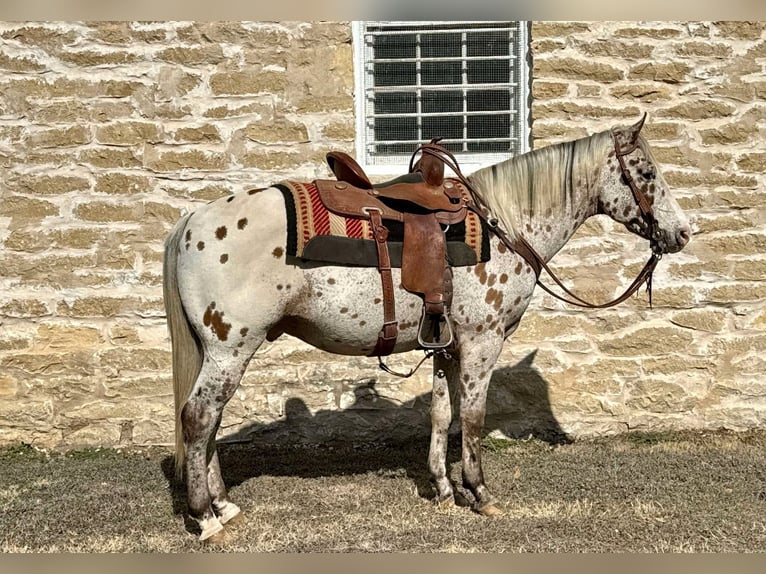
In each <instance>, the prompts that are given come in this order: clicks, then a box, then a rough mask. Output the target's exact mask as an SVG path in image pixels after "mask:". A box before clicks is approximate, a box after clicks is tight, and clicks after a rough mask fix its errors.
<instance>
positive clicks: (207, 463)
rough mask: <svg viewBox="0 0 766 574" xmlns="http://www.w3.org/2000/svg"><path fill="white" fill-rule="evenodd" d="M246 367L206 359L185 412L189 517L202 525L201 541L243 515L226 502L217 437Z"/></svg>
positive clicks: (183, 419)
mask: <svg viewBox="0 0 766 574" xmlns="http://www.w3.org/2000/svg"><path fill="white" fill-rule="evenodd" d="M227 363H228V364H227ZM224 365H226V366H224ZM246 365H247V362H246V361H243V362H237V363H236V364H231V363H230V362H223V363H219V362H218V361H215V360H213V359H211V358H210V357H209V356H206V357H205V360H204V362H203V363H202V369H201V370H200V373H199V375H198V377H197V381H196V382H195V384H194V388H193V389H192V393H191V396H189V398H188V400H187V401H186V404H185V405H184V407H183V410H182V411H181V420H182V424H183V436H184V445H185V450H186V483H187V492H188V504H189V514H190V515H191V516H192V517H193V518H194V519H195V520H196V521H197V522H198V523H199V525H200V528H201V530H202V533H201V535H200V540H206V539H208V538H210V537H211V536H214V535H216V534H218V533H219V532H220V531H221V530H222V529H223V524H222V523H223V522H225V521H228V520H230V519H231V518H233V517H234V516H236V515H237V514H238V513H239V508H237V507H236V505H233V504H232V503H230V502H229V501H228V500H227V499H226V488H225V486H224V483H223V479H222V478H221V471H220V465H219V462H218V456H217V453H216V450H215V434H216V431H217V430H218V425H219V424H220V420H221V415H222V413H223V408H224V406H225V405H226V403H227V402H228V401H229V399H230V398H231V397H232V396H233V394H234V391H235V390H236V389H237V386H238V385H239V382H240V380H241V379H242V375H243V373H244V370H245V366H246ZM211 487H212V488H211ZM216 510H218V512H219V513H220V517H221V518H219V516H218V515H217V514H216ZM222 519H223V520H222Z"/></svg>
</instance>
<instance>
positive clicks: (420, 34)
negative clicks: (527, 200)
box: [355, 22, 529, 166]
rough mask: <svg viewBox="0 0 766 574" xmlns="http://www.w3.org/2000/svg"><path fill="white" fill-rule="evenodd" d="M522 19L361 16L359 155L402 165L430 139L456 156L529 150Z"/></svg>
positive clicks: (372, 162) (473, 158)
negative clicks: (420, 19)
mask: <svg viewBox="0 0 766 574" xmlns="http://www.w3.org/2000/svg"><path fill="white" fill-rule="evenodd" d="M526 38H527V34H526V25H525V23H523V22H443V23H425V22H424V23H413V22H360V23H355V42H356V49H357V58H358V67H357V85H358V87H359V90H358V97H357V122H358V134H359V135H358V149H357V157H358V158H359V159H361V161H362V162H363V163H364V164H365V165H366V166H394V165H397V166H398V165H403V164H406V163H407V162H408V161H409V157H410V155H411V154H412V152H413V151H414V150H415V148H416V147H417V145H418V144H420V143H422V142H424V141H428V140H429V139H431V138H433V137H442V138H444V139H443V141H442V143H443V144H445V146H446V147H447V148H448V149H449V150H450V151H452V152H453V153H454V154H455V155H456V156H457V158H458V160H460V161H461V163H465V162H467V163H469V164H474V165H477V164H478V165H480V164H488V163H494V162H497V161H501V160H503V159H506V158H508V157H510V156H512V155H515V154H518V153H523V152H524V151H527V138H528V126H527V97H528V91H529V88H528V85H529V79H528V68H527V64H526V56H527V41H526Z"/></svg>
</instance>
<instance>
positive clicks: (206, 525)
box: [199, 517, 223, 542]
mask: <svg viewBox="0 0 766 574" xmlns="http://www.w3.org/2000/svg"><path fill="white" fill-rule="evenodd" d="M200 528H201V529H202V533H201V534H200V535H199V541H200V542H206V541H209V540H210V539H211V538H213V537H214V536H217V535H219V534H221V533H222V532H223V524H221V521H220V520H218V518H216V517H213V518H208V519H206V520H202V521H200Z"/></svg>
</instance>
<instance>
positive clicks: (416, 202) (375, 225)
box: [315, 138, 468, 357]
mask: <svg viewBox="0 0 766 574" xmlns="http://www.w3.org/2000/svg"><path fill="white" fill-rule="evenodd" d="M438 141H439V139H438V138H437V139H434V140H431V141H430V142H429V143H427V144H424V145H422V146H420V147H419V148H418V149H417V150H416V151H415V153H413V155H412V159H411V160H410V165H409V173H407V174H404V175H402V176H400V177H397V178H395V179H393V180H391V181H388V182H385V183H382V184H377V185H373V184H372V183H371V182H370V179H369V178H368V177H367V175H366V174H365V173H364V170H363V169H362V168H361V166H359V164H358V163H357V162H356V161H355V160H354V159H353V158H352V157H350V156H349V155H347V154H345V153H343V152H330V153H328V154H327V163H328V165H329V166H330V169H331V170H332V172H333V173H334V174H335V177H336V178H337V180H317V181H316V182H315V183H316V186H317V190H318V192H319V196H320V199H321V200H322V203H324V205H325V207H326V208H327V209H328V210H329V211H331V212H333V213H336V214H338V215H342V216H344V217H351V218H355V219H366V220H369V221H370V227H371V229H372V234H373V239H374V240H375V245H376V248H377V254H378V271H379V272H380V276H381V283H382V287H383V328H382V329H381V331H380V334H379V335H378V341H377V344H376V345H375V349H374V350H373V352H372V353H371V356H379V357H380V356H385V355H389V354H390V353H391V352H392V351H393V349H394V346H395V345H396V339H397V337H398V334H399V327H398V322H397V320H396V309H395V305H394V286H393V280H392V275H391V261H390V257H389V252H388V244H387V238H388V229H387V228H386V227H385V225H384V223H383V221H384V220H389V221H399V222H402V223H403V226H404V241H403V245H402V274H401V281H402V287H403V288H404V289H406V290H407V291H409V292H411V293H415V294H417V295H419V296H420V297H421V298H422V299H423V310H422V314H421V318H420V324H419V326H418V344H419V345H420V346H421V347H423V348H426V349H442V348H448V347H450V345H452V343H453V335H452V327H451V326H450V321H449V306H450V304H451V301H452V269H451V268H450V266H449V264H448V262H447V249H446V239H445V235H444V231H443V230H442V226H449V225H453V224H456V223H460V222H462V221H463V220H464V219H465V217H466V213H467V207H466V199H467V197H468V195H467V193H468V192H467V190H466V188H465V186H464V185H463V184H462V183H461V182H459V181H457V180H453V179H445V178H444V162H443V161H442V159H441V157H440V156H441V154H445V155H447V156H448V157H452V155H451V154H450V152H449V151H447V150H446V149H445V148H444V147H442V146H441V145H439V144H438ZM418 153H420V158H419V159H418V160H417V161H415V158H416V157H417V155H418Z"/></svg>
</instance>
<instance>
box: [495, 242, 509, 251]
mask: <svg viewBox="0 0 766 574" xmlns="http://www.w3.org/2000/svg"><path fill="white" fill-rule="evenodd" d="M497 250H498V251H499V252H500V253H505V252H506V251H508V248H507V247H506V246H505V243H503V242H502V241H500V242H498V244H497Z"/></svg>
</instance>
